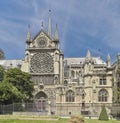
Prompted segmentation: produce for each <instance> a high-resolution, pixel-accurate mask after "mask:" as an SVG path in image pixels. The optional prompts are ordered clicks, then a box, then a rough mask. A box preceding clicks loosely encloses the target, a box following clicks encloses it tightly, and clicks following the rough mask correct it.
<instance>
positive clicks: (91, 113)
mask: <svg viewBox="0 0 120 123" xmlns="http://www.w3.org/2000/svg"><path fill="white" fill-rule="evenodd" d="M102 105H103V104H100V103H99V104H98V103H85V105H82V103H56V104H55V105H52V104H46V105H45V107H44V108H41V107H43V106H41V107H40V106H38V105H36V103H13V104H9V105H0V114H14V113H16V114H19V115H20V114H21V115H22V114H24V115H60V116H69V115H72V114H78V113H79V114H82V115H84V116H87V117H98V116H99V114H100V112H101V106H102ZM105 107H106V110H107V113H108V115H109V116H112V117H120V104H112V103H107V104H105Z"/></svg>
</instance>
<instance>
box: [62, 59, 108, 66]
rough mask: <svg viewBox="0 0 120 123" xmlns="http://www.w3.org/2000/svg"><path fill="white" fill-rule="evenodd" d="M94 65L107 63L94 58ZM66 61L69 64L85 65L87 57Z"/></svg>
mask: <svg viewBox="0 0 120 123" xmlns="http://www.w3.org/2000/svg"><path fill="white" fill-rule="evenodd" d="M92 60H93V61H94V64H97V65H105V64H106V63H105V62H104V61H103V60H102V59H101V58H100V57H92ZM64 61H66V62H67V64H68V65H69V64H83V63H84V62H85V57H77V58H65V59H64Z"/></svg>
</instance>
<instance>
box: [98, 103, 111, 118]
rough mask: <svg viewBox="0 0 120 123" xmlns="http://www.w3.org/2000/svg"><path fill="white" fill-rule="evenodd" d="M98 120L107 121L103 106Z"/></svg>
mask: <svg viewBox="0 0 120 123" xmlns="http://www.w3.org/2000/svg"><path fill="white" fill-rule="evenodd" d="M99 120H109V118H108V114H107V111H106V108H105V105H103V106H102V110H101V113H100V116H99Z"/></svg>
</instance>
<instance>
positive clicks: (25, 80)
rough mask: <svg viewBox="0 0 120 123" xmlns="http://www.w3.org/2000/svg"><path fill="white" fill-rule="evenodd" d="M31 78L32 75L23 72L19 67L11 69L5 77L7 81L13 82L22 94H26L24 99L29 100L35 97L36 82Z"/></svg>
mask: <svg viewBox="0 0 120 123" xmlns="http://www.w3.org/2000/svg"><path fill="white" fill-rule="evenodd" d="M30 79H31V75H30V74H29V73H26V72H22V71H21V70H20V69H19V68H13V69H9V70H8V71H7V72H6V73H5V77H4V81H5V82H8V83H11V84H12V85H13V86H14V87H16V88H17V89H18V91H19V92H20V93H21V95H24V96H23V97H24V98H23V97H22V98H21V100H22V101H29V100H31V99H32V97H33V95H32V94H33V90H34V84H33V82H32V81H31V80H30Z"/></svg>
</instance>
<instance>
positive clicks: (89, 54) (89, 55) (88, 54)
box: [86, 50, 91, 59]
mask: <svg viewBox="0 0 120 123" xmlns="http://www.w3.org/2000/svg"><path fill="white" fill-rule="evenodd" d="M86 58H87V59H90V58H91V53H90V51H89V50H88V51H87V54H86Z"/></svg>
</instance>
